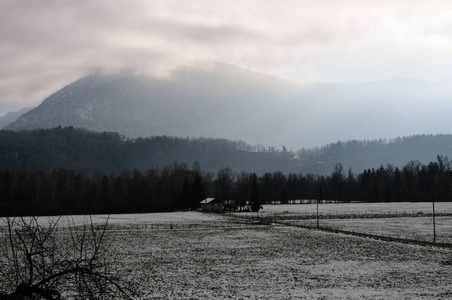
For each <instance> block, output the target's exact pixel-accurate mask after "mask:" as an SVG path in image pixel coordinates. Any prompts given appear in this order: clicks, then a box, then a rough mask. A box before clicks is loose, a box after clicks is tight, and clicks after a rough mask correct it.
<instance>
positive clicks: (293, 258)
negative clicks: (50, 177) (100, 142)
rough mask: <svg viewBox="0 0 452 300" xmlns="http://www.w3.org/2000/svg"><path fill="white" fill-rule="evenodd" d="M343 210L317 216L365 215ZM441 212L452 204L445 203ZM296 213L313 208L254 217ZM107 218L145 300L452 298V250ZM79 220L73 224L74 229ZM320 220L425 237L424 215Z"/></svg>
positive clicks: (218, 222)
mask: <svg viewBox="0 0 452 300" xmlns="http://www.w3.org/2000/svg"><path fill="white" fill-rule="evenodd" d="M442 205H443V204H437V207H439V209H442V208H441V206H442ZM347 206H348V207H346V206H342V205H333V204H323V205H320V209H324V210H326V209H327V208H328V209H331V211H339V210H343V211H352V208H353V210H354V211H363V210H364V208H363V207H362V206H363V204H350V205H348V204H347ZM378 206H379V205H375V206H372V207H371V206H367V207H365V208H366V209H371V210H377V209H378V208H379V207H378ZM380 206H381V209H384V210H385V211H386V210H388V206H390V207H391V208H390V210H391V211H393V210H394V209H406V210H408V209H409V210H414V211H418V210H422V209H424V208H422V207H423V206H424V207H425V211H426V213H427V212H428V209H430V208H431V203H426V204H417V205H415V204H407V205H404V204H391V205H388V204H381V205H380ZM408 207H409V208H408ZM444 209H452V206H450V205H449V206H448V205H446V204H444ZM297 210H298V211H300V212H301V213H303V212H304V211H307V210H311V212H310V213H312V212H313V211H315V205H284V206H281V205H278V206H276V205H275V206H265V207H264V211H265V212H264V213H260V215H265V214H288V213H295V212H296V211H297ZM64 218H66V217H63V219H62V220H61V221H65V220H67V219H64ZM107 218H108V222H109V224H110V227H109V228H110V230H109V231H108V235H109V237H110V238H111V240H112V247H111V252H112V253H111V254H112V257H114V262H115V265H116V267H117V268H118V269H120V270H121V271H122V273H123V274H126V276H127V278H132V279H134V280H135V281H137V282H139V283H140V284H141V287H140V292H141V294H142V298H141V299H452V250H446V249H440V248H433V247H422V246H413V245H405V244H399V243H392V242H383V241H377V240H372V239H367V238H360V237H354V236H347V235H342V234H334V233H326V232H320V231H315V230H308V229H301V228H296V227H290V226H284V225H275V224H273V225H253V224H250V223H247V222H246V220H243V219H240V218H236V217H235V216H234V215H216V214H204V213H200V212H177V213H164V214H130V215H112V216H109V217H108V216H93V217H92V220H93V222H94V223H102V222H105V220H107ZM402 219H403V220H402ZM44 220H48V219H47V218H44V219H43V222H44ZM84 221H85V222H86V218H85V217H83V216H73V217H70V222H73V223H75V224H82V223H83V222H84ZM311 221H312V220H311ZM65 222H66V221H65ZM321 222H336V223H334V224H333V223H330V225H331V226H333V225H334V226H341V227H342V226H344V227H346V228H344V229H350V228H354V229H356V230H354V231H359V232H360V231H363V232H371V231H372V232H371V233H377V234H386V233H387V231H388V230H389V231H390V230H393V228H399V229H406V228H409V229H410V230H411V229H414V231H418V232H419V234H420V235H421V236H427V235H428V232H429V230H431V223H430V222H431V218H428V217H417V218H400V220H397V219H345V220H321ZM340 222H343V223H342V224H340ZM397 222H399V223H397ZM403 222H405V223H403ZM451 223H452V218H450V217H442V218H438V219H437V225H438V226H442V227H441V228H443V229H441V230H442V231H444V232H446V231H447V232H452V230H451V229H452V226H451V225H450V224H451ZM396 225H397V226H396ZM441 230H440V231H441ZM423 232H424V233H423ZM448 234H450V233H448ZM427 239H428V238H427Z"/></svg>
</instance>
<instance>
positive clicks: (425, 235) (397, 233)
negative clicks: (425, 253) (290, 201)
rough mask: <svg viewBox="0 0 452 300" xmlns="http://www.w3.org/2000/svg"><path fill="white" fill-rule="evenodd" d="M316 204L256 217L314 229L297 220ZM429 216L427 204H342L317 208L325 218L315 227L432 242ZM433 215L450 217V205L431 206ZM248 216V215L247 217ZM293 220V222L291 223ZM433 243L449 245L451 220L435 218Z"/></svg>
mask: <svg viewBox="0 0 452 300" xmlns="http://www.w3.org/2000/svg"><path fill="white" fill-rule="evenodd" d="M316 210H317V207H316V204H302V205H301V204H300V205H297V204H296V205H265V206H264V209H263V212H260V213H259V216H263V217H264V216H267V217H284V222H286V223H289V224H301V225H310V226H316V220H315V219H311V220H299V219H298V220H297V219H296V217H297V216H299V215H315V214H316ZM396 213H399V214H404V213H406V214H413V215H418V216H419V217H414V218H411V217H404V218H350V219H335V218H328V216H334V215H342V216H344V215H345V216H347V215H353V214H354V215H358V216H359V215H363V214H387V215H394V214H396ZM431 213H432V203H431V202H420V203H344V204H319V214H320V215H323V216H326V218H324V219H320V221H319V225H320V226H322V227H329V228H334V229H340V230H346V231H354V232H360V233H368V234H375V235H385V236H391V237H397V238H406V239H416V240H420V241H433V218H432V217H431V216H428V217H426V216H425V215H428V214H431ZM435 213H436V214H439V213H452V203H451V202H438V203H435ZM249 215H252V214H249ZM291 218H293V220H291ZM435 231H436V241H437V242H441V243H452V217H451V216H447V217H444V216H443V217H438V216H437V217H436V218H435Z"/></svg>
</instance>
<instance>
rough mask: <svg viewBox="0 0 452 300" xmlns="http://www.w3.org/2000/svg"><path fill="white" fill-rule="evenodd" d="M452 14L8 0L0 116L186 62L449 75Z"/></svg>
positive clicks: (295, 3) (292, 74) (332, 6)
mask: <svg viewBox="0 0 452 300" xmlns="http://www.w3.org/2000/svg"><path fill="white" fill-rule="evenodd" d="M451 12H452V4H449V2H447V1H440V0H432V1H429V2H428V3H425V1H420V0H413V1H409V2H408V1H404V0H399V1H386V0H383V1H376V0H375V1H358V0H347V1H346V0H337V1H329V0H328V1H310V0H302V1H299V0H285V1H281V2H274V1H267V2H254V1H247V0H244V1H231V2H224V1H215V0H209V1H202V0H197V1H190V2H182V1H171V0H168V1H144V0H143V1H140V0H137V1H124V0H111V1H102V0H101V1H90V0H79V1H71V2H69V1H57V0H42V1H25V0H6V1H2V2H0V60H1V61H2V67H1V68H0V103H3V105H2V106H0V113H5V112H6V111H5V110H7V107H8V105H9V107H11V108H13V107H14V108H15V107H20V106H25V105H30V104H33V103H34V104H37V103H38V102H39V101H41V100H42V99H43V98H44V97H46V96H47V95H49V94H50V93H52V92H54V91H55V90H56V89H58V88H60V87H62V86H64V85H65V84H67V83H70V82H71V81H73V80H75V79H77V78H78V77H80V76H82V75H85V74H87V73H89V72H92V71H93V70H96V69H98V68H120V67H131V68H140V69H146V70H152V71H154V72H157V73H158V72H165V71H167V70H168V69H170V68H172V67H174V66H175V65H177V64H180V63H181V62H184V61H185V60H190V59H204V60H217V61H224V62H231V63H235V64H238V65H242V66H245V67H249V68H252V69H255V70H258V71H263V72H268V73H272V74H280V75H283V76H284V77H286V78H290V79H295V80H297V79H302V80H313V81H322V80H326V81H342V80H343V81H347V80H379V79H384V78H392V77H394V76H409V77H424V78H426V79H441V78H446V77H448V76H449V75H448V74H447V72H446V71H445V70H444V69H445V68H444V65H446V66H448V65H449V64H452V63H448V62H449V61H452V60H451V59H450V55H451V54H450V53H452V52H451V50H452V40H451V39H450V36H451V34H450V32H451V31H450V28H452V21H450V20H449V19H450V18H449V16H450V13H451ZM2 107H5V108H4V109H2Z"/></svg>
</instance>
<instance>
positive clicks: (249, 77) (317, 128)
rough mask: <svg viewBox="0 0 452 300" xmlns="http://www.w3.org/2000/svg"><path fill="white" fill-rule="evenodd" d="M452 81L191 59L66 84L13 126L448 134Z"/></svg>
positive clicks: (296, 139) (262, 140)
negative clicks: (328, 77)
mask: <svg viewBox="0 0 452 300" xmlns="http://www.w3.org/2000/svg"><path fill="white" fill-rule="evenodd" d="M450 96H452V88H451V87H449V86H448V85H447V84H444V83H435V82H429V81H423V80H418V79H416V80H413V79H400V78H399V79H397V78H396V79H392V80H387V81H378V82H359V83H336V84H331V83H322V84H311V85H305V86H301V85H297V84H294V83H292V82H289V81H285V80H282V79H278V78H276V77H273V76H270V75H264V74H260V73H258V72H253V71H249V70H247V69H244V68H240V67H237V66H234V65H227V64H221V63H212V64H207V65H201V66H199V65H189V66H184V67H181V68H178V69H175V70H173V71H172V72H171V73H170V74H169V75H167V76H166V77H150V76H149V75H145V74H142V73H140V72H135V71H130V70H129V71H127V72H122V73H121V72H118V73H110V74H107V73H103V72H98V73H95V74H92V75H88V76H86V77H82V78H80V79H79V80H77V81H75V82H73V83H71V84H69V85H67V86H65V87H64V88H62V89H60V90H59V91H57V92H55V93H54V94H52V95H51V96H49V97H48V98H46V99H45V100H44V101H43V102H42V103H41V105H39V106H38V107H36V108H35V109H33V110H31V111H29V112H28V113H26V114H24V115H22V116H21V117H20V118H19V119H18V120H17V121H15V122H13V123H11V124H9V125H8V126H7V127H5V129H8V130H23V129H35V128H53V127H56V126H60V125H61V126H75V127H85V128H88V129H90V130H95V131H115V132H119V133H120V134H123V135H126V136H128V137H147V136H155V135H169V136H177V137H206V138H225V139H230V140H243V141H246V142H247V143H250V144H262V145H268V146H277V147H281V146H282V145H284V146H286V147H288V148H291V149H300V148H302V147H315V146H318V145H325V144H327V143H330V142H331V141H334V140H342V141H346V140H353V139H356V140H364V139H378V138H387V137H393V136H409V135H414V134H422V133H425V134H430V133H431V134H442V133H448V132H449V131H450V130H448V128H452V121H451V120H449V119H450V118H449V116H448V114H447V111H448V110H449V109H452V103H451V101H448V99H450Z"/></svg>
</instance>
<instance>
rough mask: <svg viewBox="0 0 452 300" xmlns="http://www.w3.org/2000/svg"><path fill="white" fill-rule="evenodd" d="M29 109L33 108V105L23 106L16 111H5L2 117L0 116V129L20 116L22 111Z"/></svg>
mask: <svg viewBox="0 0 452 300" xmlns="http://www.w3.org/2000/svg"><path fill="white" fill-rule="evenodd" d="M31 109H33V107H25V108H22V109H20V110H18V111H13V112H10V113H7V114H6V115H4V116H3V117H0V129H2V128H4V127H5V126H7V125H8V124H10V123H12V122H14V121H16V120H17V119H18V118H19V117H20V116H22V115H23V114H24V113H26V112H28V111H29V110H31Z"/></svg>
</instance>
